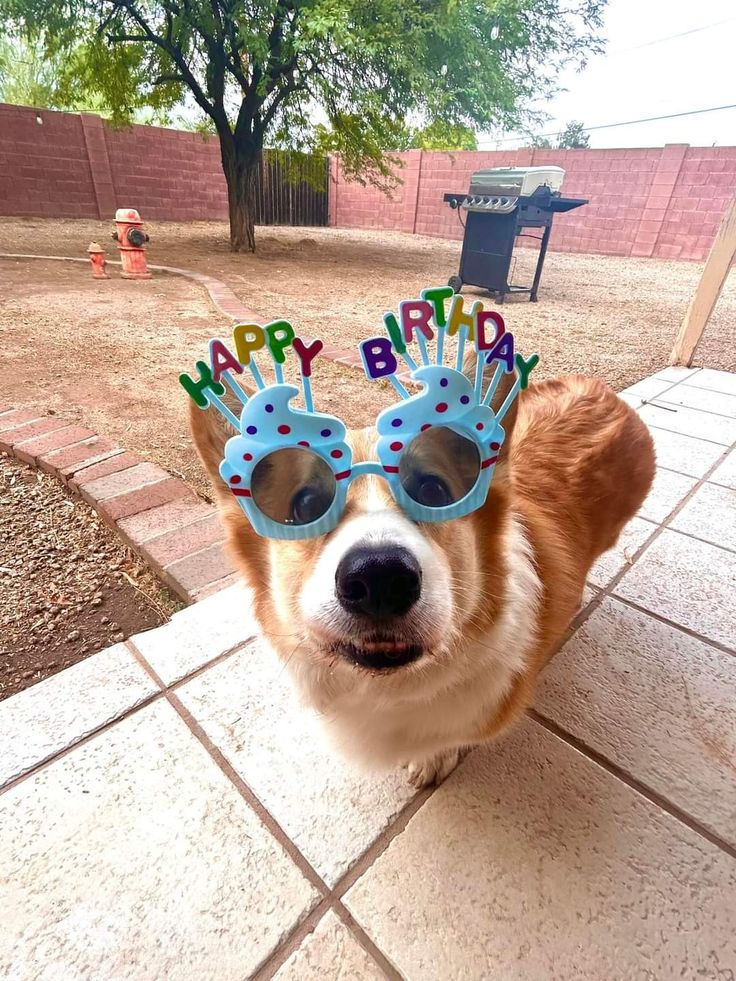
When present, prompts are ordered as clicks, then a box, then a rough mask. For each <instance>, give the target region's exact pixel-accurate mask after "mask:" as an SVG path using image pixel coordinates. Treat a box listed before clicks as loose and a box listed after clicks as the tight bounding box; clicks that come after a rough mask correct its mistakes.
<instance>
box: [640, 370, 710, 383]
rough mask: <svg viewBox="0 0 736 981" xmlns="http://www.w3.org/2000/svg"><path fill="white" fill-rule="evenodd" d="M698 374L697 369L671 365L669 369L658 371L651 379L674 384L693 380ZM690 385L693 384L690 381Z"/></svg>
mask: <svg viewBox="0 0 736 981" xmlns="http://www.w3.org/2000/svg"><path fill="white" fill-rule="evenodd" d="M697 372H698V369H697V368H684V367H683V366H682V365H671V366H670V367H669V368H663V369H662V370H661V371H658V372H657V373H656V374H654V375H651V376H650V377H651V378H656V379H657V380H659V379H664V381H668V382H670V383H673V382H682V381H685V379H692V378H693V376H694V375H696V374H697ZM688 384H691V382H690V381H688Z"/></svg>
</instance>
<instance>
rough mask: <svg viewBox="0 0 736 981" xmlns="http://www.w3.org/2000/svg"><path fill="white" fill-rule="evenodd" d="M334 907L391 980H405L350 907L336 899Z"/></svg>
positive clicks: (358, 941) (345, 924)
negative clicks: (351, 911)
mask: <svg viewBox="0 0 736 981" xmlns="http://www.w3.org/2000/svg"><path fill="white" fill-rule="evenodd" d="M332 908H333V909H334V911H335V913H336V914H337V916H338V917H339V918H340V920H341V921H342V923H343V924H344V926H346V927H347V928H348V930H349V931H350V932H351V933H352V935H353V937H354V938H355V940H356V942H357V943H358V944H359V945H360V946H361V947H362V948H363V950H364V951H365V952H366V953H367V954H368V955H369V956H370V957H372V958H373V960H374V961H375V962H376V963H377V964H378V966H379V967H380V968H381V970H382V971H383V973H384V974H385V975H386V977H387V978H390V979H391V981H404V976H403V974H401V973H400V972H399V971H398V970H397V968H396V967H394V965H393V964H392V963H391V961H390V960H389V959H388V957H387V956H386V955H385V954H384V952H383V951H382V950H381V948H380V947H379V946H377V944H376V943H374V941H373V940H371V938H370V936H369V935H368V934H367V933H366V931H365V930H364V929H363V927H362V926H361V925H360V924H359V923H358V921H357V920H356V919H355V917H354V916H353V915H352V914H351V913H350V911H349V910H348V909H346V907H345V906H343V904H342V903H341V902H340V901H339V900H335V901H334V903H333V906H332Z"/></svg>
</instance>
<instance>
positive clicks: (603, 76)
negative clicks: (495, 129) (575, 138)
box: [478, 0, 736, 149]
mask: <svg viewBox="0 0 736 981" xmlns="http://www.w3.org/2000/svg"><path fill="white" fill-rule="evenodd" d="M686 32H687V33H686ZM676 35H681V36H676ZM603 36H604V38H606V47H605V53H604V54H601V55H594V56H592V57H591V59H590V61H589V62H588V65H587V67H586V68H585V69H583V71H582V72H574V71H566V72H565V73H564V74H563V75H562V76H560V83H561V85H562V86H563V87H564V88H565V89H566V90H567V91H564V92H561V93H559V94H558V95H556V96H555V97H553V99H552V100H551V101H550V102H548V103H546V104H539V106H538V108H541V109H543V110H544V111H545V112H547V113H549V115H550V119H549V121H548V122H547V123H546V124H544V126H543V127H541V128H540V130H539V131H540V132H541V133H556V132H559V130H561V129H562V128H564V126H565V124H566V123H567V122H569V121H570V120H572V119H575V120H579V121H581V122H583V123H584V124H586V125H587V126H595V125H602V124H606V123H618V122H623V121H626V120H634V119H642V118H644V117H651V116H664V115H669V114H671V113H680V112H688V111H690V110H693V109H708V108H710V107H711V106H725V105H731V104H736V2H734V0H699V2H698V3H692V2H691V0H687V2H685V0H609V4H608V7H607V8H606V12H605V15H604V25H603ZM535 108H536V107H535ZM512 135H513V134H508V133H507V134H501V139H502V141H503V142H499V141H498V140H497V139H496V138H495V134H494V135H489V134H479V135H478V146H479V148H480V149H496V148H499V149H504V148H507V149H513V148H515V147H517V146H522V145H524V144H525V143H527V142H528V140H525V139H523V138H521V137H518V138H515V139H511V138H509V137H511V136H512ZM589 136H590V145H591V147H642V146H662V145H663V144H665V143H690V144H691V145H692V146H712V145H713V144H715V145H717V146H736V108H733V109H724V110H722V111H720V112H708V113H702V114H700V115H696V116H681V117H679V118H677V119H666V120H661V121H659V122H642V123H638V124H636V125H630V126H617V127H615V128H611V129H602V130H591V131H590V133H589ZM552 142H554V138H553V139H552Z"/></svg>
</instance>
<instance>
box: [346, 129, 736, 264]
mask: <svg viewBox="0 0 736 981" xmlns="http://www.w3.org/2000/svg"><path fill="white" fill-rule="evenodd" d="M397 156H398V157H399V159H400V161H401V162H402V163H403V164H404V167H399V168H397V173H398V175H399V176H400V177H401V179H402V180H403V181H404V183H403V185H401V186H400V187H399V188H398V189H397V190H396V191H395V192H394V193H393V195H392V196H391V197H387V196H386V195H384V194H382V193H381V192H379V191H377V190H376V189H375V188H372V187H361V186H360V185H359V184H354V183H348V182H347V181H346V180H345V178H344V175H343V174H342V173H341V171H340V168H339V164H338V165H335V164H334V163H333V168H332V179H333V180H334V182H335V186H334V188H333V189H332V190H331V194H332V197H331V203H330V224H333V225H337V226H340V227H344V228H373V229H390V230H393V231H403V232H414V233H416V234H419V235H431V236H434V237H438V238H449V239H461V238H462V235H463V231H462V226H461V225H460V222H459V220H458V216H457V212H454V211H451V210H450V209H449V208H448V206H447V205H446V204H444V203H443V201H442V195H443V194H444V193H445V192H446V191H465V190H467V188H468V185H469V182H470V175H471V174H472V173H473V171H475V170H480V169H481V168H484V167H508V166H512V167H514V166H519V167H531V166H534V167H541V166H545V165H550V164H553V165H555V166H558V167H563V168H564V170H565V172H566V175H565V183H564V185H563V193H564V194H565V195H567V196H569V197H581V198H588V199H589V204H587V205H585V206H584V207H582V208H579V209H576V210H575V211H571V212H569V213H568V214H564V215H558V216H556V217H555V221H554V225H553V229H552V236H551V240H550V248H551V249H553V250H556V251H558V252H588V253H598V254H603V255H621V256H647V257H649V256H655V257H657V258H673V259H677V258H682V259H698V260H702V259H704V258H705V257H706V256H707V254H708V250H709V249H710V246H711V244H712V242H713V238H714V237H715V233H716V230H717V228H718V225H719V223H720V221H721V218H722V216H723V213H724V211H725V209H726V206H727V204H728V201H729V200H730V197H731V196H732V195H733V194H734V193H735V192H736V147H717V148H703V147H689V146H687V145H686V144H673V145H668V146H665V147H656V148H651V149H650V148H644V149H636V150H627V149H621V150H539V149H534V150H533V149H525V150H512V151H506V150H491V151H479V152H474V151H461V152H457V153H442V152H439V151H426V150H425V151H419V150H415V151H411V152H410V153H402V154H397ZM412 200H416V208H415V212H414V215H413V221H412V216H411V214H410V210H411V201H412ZM520 244H522V245H524V244H529V243H528V242H525V240H523V239H521V240H520Z"/></svg>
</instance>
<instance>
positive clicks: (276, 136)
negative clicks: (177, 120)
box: [0, 0, 605, 188]
mask: <svg viewBox="0 0 736 981" xmlns="http://www.w3.org/2000/svg"><path fill="white" fill-rule="evenodd" d="M604 3H605V0H161V2H157V0H0V23H3V24H5V25H7V27H6V29H8V30H11V31H14V32H17V33H21V34H23V35H24V36H26V37H30V38H35V39H40V43H42V45H43V50H44V55H45V57H46V58H48V59H57V60H56V62H55V65H56V70H58V79H57V82H58V90H59V93H60V98H62V100H63V101H64V102H65V104H66V105H72V104H78V103H79V102H80V101H81V100H82V99H83V98H86V97H89V95H90V94H91V93H95V94H97V95H99V97H100V99H101V100H102V103H103V104H104V105H105V106H106V107H109V112H110V114H111V116H112V118H113V119H115V120H117V121H121V122H124V121H126V120H130V119H132V118H134V117H135V113H136V111H138V110H140V108H141V107H142V106H147V107H150V108H151V109H152V110H153V112H154V113H155V114H158V115H159V117H165V116H166V114H170V113H171V112H172V110H173V109H174V108H175V107H176V106H178V105H180V104H181V101H182V98H183V96H184V94H185V93H187V95H188V97H190V98H191V99H193V101H194V103H195V104H196V106H197V107H198V109H199V111H200V112H201V113H202V116H203V117H204V118H207V119H209V120H211V123H212V125H213V127H214V129H215V130H216V132H217V133H218V135H219V137H220V142H221V146H222V152H223V166H224V169H225V173H226V176H227V177H228V181H229V187H231V188H232V183H233V181H238V180H240V179H241V177H240V176H239V175H244V174H247V173H250V172H251V170H252V166H253V163H254V161H257V159H258V157H259V155H260V152H261V149H262V147H263V146H264V141H268V142H269V143H270V144H271V145H274V146H277V147H282V148H286V147H290V148H294V149H298V150H303V151H307V150H313V149H316V150H321V151H328V150H329V151H332V152H339V153H340V154H341V155H342V162H343V168H344V171H345V173H346V174H347V175H348V176H352V177H355V178H356V179H359V180H368V181H372V182H376V183H379V184H386V183H390V182H391V180H392V177H391V159H390V157H388V158H387V157H386V156H385V153H386V151H391V150H393V149H395V148H396V147H397V145H400V142H401V139H402V138H403V137H402V134H405V133H406V120H407V118H417V119H421V120H423V121H424V128H423V130H422V131H421V132H422V133H423V135H421V136H420V135H418V134H417V135H416V139H417V140H418V141H420V145H424V143H421V141H422V140H425V141H426V143H427V145H431V146H434V145H439V144H440V143H441V144H442V145H443V146H445V145H446V144H445V141H446V140H447V139H448V138H450V137H452V140H453V141H454V142H457V143H458V144H459V145H461V146H462V145H466V144H467V143H468V142H469V135H470V134H471V133H472V131H474V130H477V129H490V128H498V127H503V128H506V129H512V128H519V127H520V126H523V125H526V124H528V123H529V122H530V121H531V120H532V119H533V118H534V117H533V116H532V114H531V113H530V112H529V110H528V104H529V102H530V101H531V99H532V98H534V99H539V98H540V97H544V96H545V95H550V94H552V93H553V92H554V91H555V77H556V75H557V73H558V71H559V69H560V68H561V67H563V66H565V65H568V64H574V65H578V66H579V65H582V64H583V63H584V62H585V59H586V58H587V56H588V55H590V54H591V53H594V52H596V51H598V50H600V46H599V42H598V37H597V31H598V29H599V27H600V22H601V12H602V9H603V6H604ZM315 119H316V120H319V121H320V125H314V120H315ZM246 164H247V166H246ZM249 168H250V169H249ZM243 179H248V178H247V177H243Z"/></svg>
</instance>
